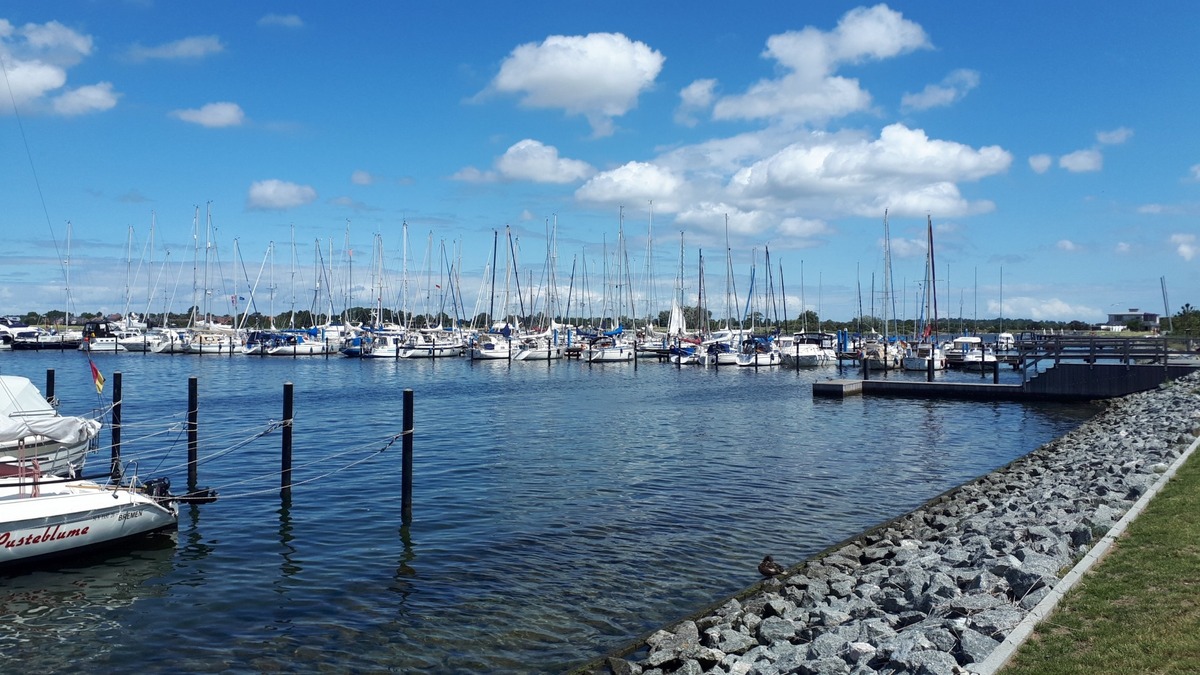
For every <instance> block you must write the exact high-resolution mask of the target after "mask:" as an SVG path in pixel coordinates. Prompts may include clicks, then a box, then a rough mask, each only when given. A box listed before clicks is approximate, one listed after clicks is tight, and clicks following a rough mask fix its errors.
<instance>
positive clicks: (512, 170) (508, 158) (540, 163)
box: [496, 138, 595, 183]
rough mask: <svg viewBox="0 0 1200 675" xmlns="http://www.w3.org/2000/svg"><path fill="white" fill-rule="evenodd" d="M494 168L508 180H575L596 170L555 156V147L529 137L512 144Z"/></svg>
mask: <svg viewBox="0 0 1200 675" xmlns="http://www.w3.org/2000/svg"><path fill="white" fill-rule="evenodd" d="M496 169H497V170H498V171H499V172H500V175H501V176H503V177H504V178H506V179H508V180H527V181H532V182H534V183H574V182H576V181H580V180H583V179H584V178H587V177H588V176H591V175H592V174H593V173H595V170H594V169H592V166H591V165H590V164H588V163H587V162H582V161H580V160H577V159H565V158H563V157H559V156H558V148H555V147H554V146H552V145H543V144H542V143H539V142H538V141H535V140H533V139H530V138H526V139H525V140H522V141H518V142H517V143H514V144H513V145H512V147H510V148H509V149H508V150H507V151H505V153H504V155H503V156H502V157H500V159H498V160H496Z"/></svg>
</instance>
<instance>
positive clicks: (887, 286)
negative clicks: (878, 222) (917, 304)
mask: <svg viewBox="0 0 1200 675" xmlns="http://www.w3.org/2000/svg"><path fill="white" fill-rule="evenodd" d="M889 228H890V226H889V225H888V214H887V210H886V209H885V210H884V212H883V335H874V336H871V337H869V338H865V339H864V340H863V343H862V356H861V357H860V360H861V362H862V367H863V369H864V370H885V371H886V370H891V369H893V368H896V367H898V366H899V365H900V360H901V358H902V354H901V352H900V349H899V347H898V346H897V345H896V344H895V343H894V341H893V338H894V337H895V334H894V333H893V332H892V331H891V330H890V329H891V326H889V325H888V324H889V323H891V322H892V321H893V318H892V317H894V316H895V314H896V312H895V307H894V306H892V240H891V231H890V229H889ZM872 285H874V284H873V283H872ZM872 297H874V296H872ZM873 301H874V300H872V302H873Z"/></svg>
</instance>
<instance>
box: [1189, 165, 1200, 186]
mask: <svg viewBox="0 0 1200 675" xmlns="http://www.w3.org/2000/svg"><path fill="white" fill-rule="evenodd" d="M1187 180H1188V181H1189V182H1192V183H1200V164H1193V165H1192V168H1190V169H1188V175H1187Z"/></svg>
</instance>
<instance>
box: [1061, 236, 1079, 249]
mask: <svg viewBox="0 0 1200 675" xmlns="http://www.w3.org/2000/svg"><path fill="white" fill-rule="evenodd" d="M1055 246H1057V247H1058V250H1060V251H1078V250H1079V244H1076V243H1075V242H1073V241H1071V240H1070V239H1059V240H1058V243H1057V244H1055Z"/></svg>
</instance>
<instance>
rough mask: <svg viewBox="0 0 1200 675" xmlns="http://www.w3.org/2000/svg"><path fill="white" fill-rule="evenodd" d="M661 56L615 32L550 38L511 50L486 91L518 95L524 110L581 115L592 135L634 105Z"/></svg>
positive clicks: (602, 132) (610, 127)
mask: <svg viewBox="0 0 1200 675" xmlns="http://www.w3.org/2000/svg"><path fill="white" fill-rule="evenodd" d="M663 61H665V57H663V55H662V54H661V53H659V52H657V51H655V50H653V49H651V48H650V47H649V46H648V45H646V44H645V43H643V42H635V41H632V40H630V39H629V38H627V37H625V36H624V35H622V34H620V33H590V34H588V35H583V36H577V35H575V36H570V35H551V36H550V37H547V38H546V39H545V40H543V41H542V42H541V43H540V44H537V43H533V42H529V43H526V44H523V45H519V46H518V47H517V48H515V49H513V50H512V53H510V54H509V55H508V57H507V58H506V59H504V62H503V63H502V64H500V72H499V73H497V74H496V77H495V78H494V79H493V80H492V82H491V84H490V85H489V87H490V89H491V90H494V91H497V92H503V93H512V94H519V95H520V96H521V100H520V103H521V105H522V106H525V107H527V108H561V109H562V110H564V111H566V112H567V113H568V114H570V115H583V116H584V117H586V118H587V120H588V122H589V123H590V124H591V126H592V131H593V133H594V134H595V135H596V136H607V135H609V134H611V133H612V131H613V123H612V119H613V118H614V117H619V116H621V115H624V114H625V113H627V112H629V111H630V110H631V109H633V108H634V107H635V106H636V105H637V99H638V96H639V95H640V94H641V93H642V92H643V91H645V90H646V89H648V88H649V87H650V86H651V85H652V84H653V83H654V80H655V78H657V77H658V73H659V72H660V71H661V70H662V65H663Z"/></svg>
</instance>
